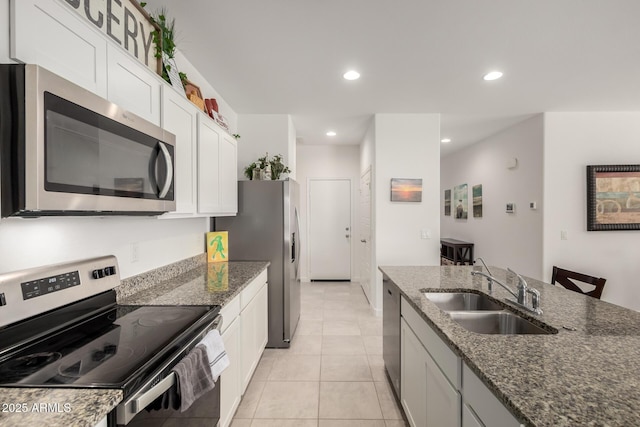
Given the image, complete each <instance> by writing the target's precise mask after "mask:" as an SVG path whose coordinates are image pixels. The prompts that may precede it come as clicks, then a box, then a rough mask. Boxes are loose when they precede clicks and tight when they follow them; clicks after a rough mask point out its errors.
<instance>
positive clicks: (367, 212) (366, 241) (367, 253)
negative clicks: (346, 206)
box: [360, 168, 375, 305]
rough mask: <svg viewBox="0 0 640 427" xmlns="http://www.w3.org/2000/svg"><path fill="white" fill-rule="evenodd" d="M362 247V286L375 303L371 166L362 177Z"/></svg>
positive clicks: (373, 303) (370, 300) (370, 301)
mask: <svg viewBox="0 0 640 427" xmlns="http://www.w3.org/2000/svg"><path fill="white" fill-rule="evenodd" d="M360 249H361V250H360V286H362V290H363V291H364V293H365V295H366V296H367V298H368V299H369V303H371V304H372V305H375V302H373V301H372V300H373V298H375V294H374V292H372V291H371V284H372V283H373V280H372V275H371V168H368V169H367V171H366V172H365V173H364V174H362V176H361V177H360Z"/></svg>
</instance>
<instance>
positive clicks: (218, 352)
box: [198, 329, 229, 380]
mask: <svg viewBox="0 0 640 427" xmlns="http://www.w3.org/2000/svg"><path fill="white" fill-rule="evenodd" d="M198 345H202V346H204V347H205V348H206V349H207V356H208V357H209V367H210V368H211V376H212V377H213V379H214V380H217V379H218V377H219V376H220V374H221V373H222V371H224V370H225V369H227V367H228V366H229V356H227V352H226V351H225V349H224V342H223V341H222V337H221V336H220V331H218V330H217V329H213V330H211V331H209V333H208V334H207V335H205V336H204V338H203V339H202V341H200V342H199V343H198Z"/></svg>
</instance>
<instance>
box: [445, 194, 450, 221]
mask: <svg viewBox="0 0 640 427" xmlns="http://www.w3.org/2000/svg"><path fill="white" fill-rule="evenodd" d="M444 215H445V216H451V190H444Z"/></svg>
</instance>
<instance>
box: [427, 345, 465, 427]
mask: <svg viewBox="0 0 640 427" xmlns="http://www.w3.org/2000/svg"><path fill="white" fill-rule="evenodd" d="M461 402H462V399H461V397H460V394H459V393H458V390H456V389H455V388H454V387H453V386H452V385H451V383H450V382H449V380H447V377H445V376H444V374H443V373H442V371H441V370H440V368H439V367H438V365H437V364H436V362H434V360H433V359H432V358H431V356H427V424H426V425H428V426H438V427H459V426H460V405H461Z"/></svg>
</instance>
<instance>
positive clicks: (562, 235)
mask: <svg viewBox="0 0 640 427" xmlns="http://www.w3.org/2000/svg"><path fill="white" fill-rule="evenodd" d="M560 240H569V238H568V236H567V230H560Z"/></svg>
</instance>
